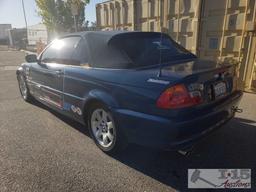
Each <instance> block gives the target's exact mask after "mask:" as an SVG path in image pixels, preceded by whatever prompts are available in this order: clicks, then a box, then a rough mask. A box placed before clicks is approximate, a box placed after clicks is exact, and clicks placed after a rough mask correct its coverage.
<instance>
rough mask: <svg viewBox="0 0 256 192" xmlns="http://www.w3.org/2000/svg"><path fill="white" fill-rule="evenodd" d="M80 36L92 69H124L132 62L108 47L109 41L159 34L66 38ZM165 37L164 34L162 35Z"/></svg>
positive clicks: (109, 33) (114, 33)
mask: <svg viewBox="0 0 256 192" xmlns="http://www.w3.org/2000/svg"><path fill="white" fill-rule="evenodd" d="M76 35H79V36H82V37H83V38H84V39H85V41H86V44H87V48H88V50H87V52H88V58H89V64H90V65H91V66H93V67H97V66H105V67H106V68H126V67H127V65H129V64H130V63H131V62H132V61H131V60H130V59H129V58H128V57H126V56H125V55H124V54H122V53H121V52H120V50H117V49H116V48H115V47H113V46H111V45H110V42H111V40H113V39H115V38H118V37H124V38H129V36H130V35H131V36H134V35H135V36H136V35H140V36H141V35H145V36H147V35H156V36H160V35H161V33H159V32H136V31H86V32H79V33H73V34H69V35H66V36H63V37H68V36H76ZM164 35H166V34H164Z"/></svg>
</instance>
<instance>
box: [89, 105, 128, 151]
mask: <svg viewBox="0 0 256 192" xmlns="http://www.w3.org/2000/svg"><path fill="white" fill-rule="evenodd" d="M100 110H104V111H105V112H107V114H108V115H109V117H111V120H112V121H113V127H114V129H113V136H114V138H113V142H112V143H111V144H110V145H109V146H103V144H102V142H101V141H99V138H98V139H97V138H96V134H95V128H93V126H92V121H93V120H92V118H93V114H94V113H96V112H97V111H100ZM94 127H95V126H94ZM88 128H89V132H90V135H91V137H92V139H93V140H94V142H95V144H96V145H97V146H98V147H99V148H100V149H101V150H102V151H103V152H105V153H107V154H109V155H113V154H116V153H118V152H120V151H122V150H123V149H124V148H125V147H126V146H127V139H126V137H125V135H124V134H123V132H122V130H121V129H120V128H119V127H118V124H117V121H115V118H114V116H113V114H112V113H111V111H110V110H109V109H108V107H106V106H105V105H103V104H101V103H94V104H93V105H92V106H91V107H90V109H89V112H88ZM106 129H107V131H108V133H109V132H110V129H109V128H106ZM109 141H110V140H109Z"/></svg>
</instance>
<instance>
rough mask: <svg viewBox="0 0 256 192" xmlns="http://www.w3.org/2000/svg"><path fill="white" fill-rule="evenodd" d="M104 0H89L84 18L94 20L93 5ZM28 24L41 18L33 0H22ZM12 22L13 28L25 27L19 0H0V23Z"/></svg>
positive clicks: (94, 11) (39, 20) (35, 22)
mask: <svg viewBox="0 0 256 192" xmlns="http://www.w3.org/2000/svg"><path fill="white" fill-rule="evenodd" d="M103 1H104V0H91V2H90V4H88V5H87V7H86V8H85V19H86V20H89V21H96V10H95V5H96V4H97V3H101V2H103ZM24 4H25V10H26V15H27V22H28V26H30V25H34V24H38V23H40V22H41V18H40V17H39V16H38V14H37V12H36V9H37V7H36V3H35V0H24ZM6 23H8V24H12V27H13V28H20V27H25V20H24V15H23V10H22V3H21V0H0V24H6Z"/></svg>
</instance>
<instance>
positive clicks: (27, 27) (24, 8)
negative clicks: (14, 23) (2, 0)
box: [21, 0, 28, 29]
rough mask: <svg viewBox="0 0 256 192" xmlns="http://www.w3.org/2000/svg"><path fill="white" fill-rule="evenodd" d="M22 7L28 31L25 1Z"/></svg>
mask: <svg viewBox="0 0 256 192" xmlns="http://www.w3.org/2000/svg"><path fill="white" fill-rule="evenodd" d="M21 3H22V7H23V14H24V20H25V24H26V29H28V22H27V17H26V11H25V6H24V0H21Z"/></svg>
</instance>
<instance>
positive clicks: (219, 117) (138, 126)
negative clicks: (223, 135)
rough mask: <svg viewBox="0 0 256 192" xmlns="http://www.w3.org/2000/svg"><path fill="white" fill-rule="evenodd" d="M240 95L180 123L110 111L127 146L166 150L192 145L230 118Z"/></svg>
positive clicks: (126, 111) (146, 115)
mask: <svg viewBox="0 0 256 192" xmlns="http://www.w3.org/2000/svg"><path fill="white" fill-rule="evenodd" d="M241 97H242V92H240V91H237V92H235V93H233V94H232V95H231V96H229V97H228V98H225V100H224V101H222V102H221V103H220V104H218V105H216V106H215V107H211V109H210V110H208V112H207V113H202V114H200V115H198V116H197V117H195V118H192V119H191V118H189V119H186V118H184V119H183V120H182V121H176V120H175V119H168V118H163V117H159V116H154V115H148V114H144V113H139V112H135V111H130V110H124V109H116V110H114V113H115V117H116V120H117V123H118V126H119V127H120V128H121V129H122V131H123V132H124V134H125V135H126V137H127V139H128V141H129V142H131V143H136V144H139V145H145V146H150V147H157V148H163V149H169V150H179V149H183V148H187V147H190V146H192V145H194V144H195V143H196V142H197V141H198V140H199V139H200V138H202V137H204V136H205V135H207V134H208V133H210V132H212V131H213V130H216V129H217V128H218V127H220V126H221V125H223V124H225V123H226V122H228V121H229V120H230V119H231V118H232V117H233V116H234V113H235V112H234V110H233V108H234V107H237V106H238V104H239V102H240V99H241Z"/></svg>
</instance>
